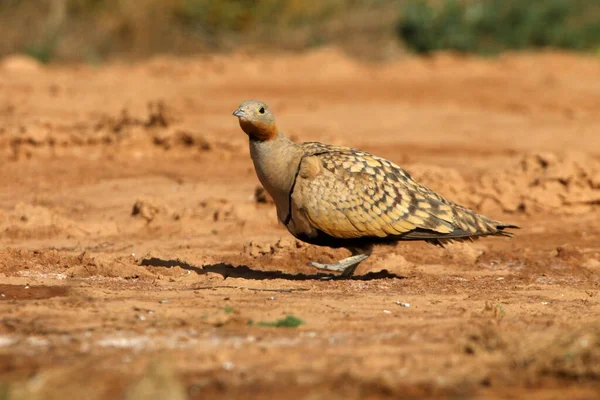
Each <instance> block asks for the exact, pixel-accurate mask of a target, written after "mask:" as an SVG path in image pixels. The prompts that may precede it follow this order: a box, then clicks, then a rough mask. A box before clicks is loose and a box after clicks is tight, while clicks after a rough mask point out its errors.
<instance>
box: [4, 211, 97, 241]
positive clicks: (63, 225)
mask: <svg viewBox="0 0 600 400" xmlns="http://www.w3.org/2000/svg"><path fill="white" fill-rule="evenodd" d="M61 233H64V234H66V235H67V236H71V237H80V236H84V235H85V231H84V230H83V229H81V228H80V227H78V226H77V224H76V223H75V222H74V221H72V220H70V219H68V218H66V217H64V216H62V215H60V214H59V213H58V212H57V211H55V210H53V209H51V208H48V207H44V206H40V205H33V204H27V203H18V204H17V205H16V206H15V207H14V208H13V209H12V210H10V211H8V212H6V213H1V212H0V235H1V236H6V237H9V238H13V239H16V238H19V239H24V238H31V237H51V236H55V235H57V234H61Z"/></svg>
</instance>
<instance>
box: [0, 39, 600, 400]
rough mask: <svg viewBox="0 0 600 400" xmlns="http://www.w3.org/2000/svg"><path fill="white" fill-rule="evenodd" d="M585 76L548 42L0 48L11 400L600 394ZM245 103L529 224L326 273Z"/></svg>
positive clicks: (599, 119) (597, 211) (586, 61)
mask: <svg viewBox="0 0 600 400" xmlns="http://www.w3.org/2000/svg"><path fill="white" fill-rule="evenodd" d="M599 77H600V62H598V60H597V59H593V58H585V57H579V56H569V55H564V54H556V53H549V54H523V55H506V56H502V57H499V58H495V59H472V58H461V57H455V56H450V55H440V56H435V57H433V58H429V59H418V58H408V59H405V60H402V61H398V62H394V63H391V64H378V65H368V64H360V63H358V62H355V61H352V60H349V59H346V58H344V57H342V56H340V55H339V54H338V53H337V52H335V51H333V50H322V51H319V52H315V53H309V54H306V55H299V56H288V55H280V56H261V57H253V56H247V55H236V56H215V57H205V58H197V59H169V58H156V59H153V60H150V61H147V62H142V63H139V64H134V65H128V64H112V65H107V66H102V67H98V68H94V67H89V66H61V67H41V66H38V65H36V64H35V63H34V62H32V61H31V60H28V59H20V58H10V59H4V60H0V93H1V94H2V95H1V96H0V171H1V175H0V182H1V185H2V191H0V294H1V296H2V297H0V318H1V320H0V321H1V322H0V382H3V383H0V397H2V395H1V394H2V393H4V394H6V395H7V398H18V399H25V398H27V399H55V398H56V399H59V398H61V399H62V398H64V395H65V393H69V396H70V397H71V398H86V399H88V400H92V399H104V398H107V399H108V398H126V399H138V398H150V395H149V393H154V394H155V396H156V397H152V398H162V399H183V398H191V399H201V398H215V397H223V398H240V399H241V398H248V397H253V398H264V399H267V398H269V399H270V398H273V397H275V398H287V397H289V398H307V399H308V398H310V399H337V398H340V399H342V398H344V399H358V398H365V399H375V398H401V397H404V398H416V397H427V398H438V397H439V398H450V397H451V398H455V397H456V398H507V397H508V398H529V399H550V398H567V397H568V398H571V399H588V398H589V399H593V398H598V397H597V396H599V395H600V294H599V292H600V290H599V289H600V288H599V282H600V113H599V112H598V110H599V109H600V79H599ZM249 98H259V99H262V100H265V101H266V102H267V103H268V104H270V106H271V108H272V110H273V111H274V113H275V115H276V117H277V119H278V125H279V126H280V128H281V129H283V130H284V131H285V132H287V133H288V134H289V135H291V136H293V137H295V138H296V139H299V140H306V141H314V140H317V141H323V142H328V143H334V144H343V145H349V146H353V147H359V148H362V149H364V150H367V151H370V152H373V153H375V154H377V155H380V156H383V157H386V158H389V159H391V160H393V161H395V162H396V163H398V164H400V165H402V166H404V167H405V168H406V169H407V170H409V171H410V172H412V173H413V175H414V176H415V177H416V178H417V179H418V180H420V181H421V182H423V183H425V184H427V185H428V186H430V187H431V188H432V189H435V190H438V191H439V192H441V193H442V194H444V195H446V196H447V197H449V198H451V199H452V200H455V201H458V202H461V203H463V204H465V205H467V206H470V207H473V208H475V209H477V210H479V211H481V212H483V213H485V214H486V215H488V216H490V217H493V218H496V219H500V220H503V221H506V222H511V223H516V224H518V225H520V226H521V227H522V229H521V230H520V231H517V232H516V233H517V234H516V236H515V238H513V239H508V238H488V239H482V240H479V241H476V242H474V243H470V244H456V245H451V246H448V247H447V248H446V249H441V248H438V247H434V246H431V245H428V244H422V243H401V244H399V245H397V246H396V247H395V248H381V249H379V250H376V252H375V253H374V255H373V257H371V259H369V260H368V261H367V262H365V263H363V264H362V265H361V266H360V267H359V269H358V270H357V276H356V277H354V278H353V279H339V278H338V277H333V278H331V277H329V276H328V275H326V274H323V273H320V272H318V271H316V270H314V269H312V268H311V267H309V266H307V265H306V262H307V261H309V260H315V261H321V262H328V261H333V260H335V259H336V258H338V257H341V256H344V255H346V252H345V251H344V250H331V249H328V248H317V247H314V246H309V245H305V244H301V243H299V242H296V241H295V240H294V239H293V238H292V237H291V236H290V235H289V234H288V233H287V232H286V230H285V229H284V228H283V227H281V226H279V225H278V224H277V221H276V217H275V209H274V207H273V205H272V204H271V203H270V202H269V199H268V197H265V196H264V194H261V193H260V191H257V185H258V181H257V179H256V176H255V174H254V170H253V168H252V164H251V161H250V158H249V152H248V149H247V138H246V136H245V135H244V134H243V132H242V131H241V130H240V129H239V126H238V124H237V121H236V119H235V117H233V116H231V112H232V111H233V110H234V109H235V108H236V107H237V105H238V104H239V103H240V102H241V101H243V100H246V99H249ZM257 192H258V193H257ZM257 194H258V196H257ZM328 278H331V279H328ZM286 315H293V316H294V317H296V318H299V319H301V320H302V321H303V324H301V325H300V326H298V327H273V326H265V324H264V322H273V321H276V320H279V319H282V318H285V316H286ZM84 396H85V397H84ZM2 398H4V397H2Z"/></svg>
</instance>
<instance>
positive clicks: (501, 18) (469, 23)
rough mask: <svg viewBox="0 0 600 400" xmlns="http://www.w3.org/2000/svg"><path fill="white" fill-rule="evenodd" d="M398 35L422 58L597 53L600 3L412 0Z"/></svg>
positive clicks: (583, 0) (404, 9) (403, 10)
mask: <svg viewBox="0 0 600 400" xmlns="http://www.w3.org/2000/svg"><path fill="white" fill-rule="evenodd" d="M396 31H397V34H398V35H399V37H400V39H401V40H402V41H403V42H404V43H405V44H406V46H407V47H408V48H409V49H411V50H412V51H414V52H416V53H431V52H433V51H436V50H455V51H458V52H465V53H482V54H494V53H499V52H501V51H505V50H520V49H530V48H559V49H569V50H594V49H596V48H598V46H600V1H596V0H536V1H531V2H528V1H521V0H470V1H469V0H466V1H460V0H444V1H438V2H433V1H427V0H408V1H405V2H404V3H403V5H402V8H401V17H400V20H399V22H398V24H397V26H396Z"/></svg>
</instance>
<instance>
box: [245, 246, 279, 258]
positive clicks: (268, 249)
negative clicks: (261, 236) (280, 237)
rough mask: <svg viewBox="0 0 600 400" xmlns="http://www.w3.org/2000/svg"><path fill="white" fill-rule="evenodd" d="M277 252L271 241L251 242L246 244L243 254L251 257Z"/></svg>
mask: <svg viewBox="0 0 600 400" xmlns="http://www.w3.org/2000/svg"><path fill="white" fill-rule="evenodd" d="M274 252H275V249H274V247H273V246H272V245H271V244H269V243H256V242H249V243H246V244H245V245H244V249H243V250H242V254H243V255H246V256H251V257H260V256H265V255H270V254H273V253H274Z"/></svg>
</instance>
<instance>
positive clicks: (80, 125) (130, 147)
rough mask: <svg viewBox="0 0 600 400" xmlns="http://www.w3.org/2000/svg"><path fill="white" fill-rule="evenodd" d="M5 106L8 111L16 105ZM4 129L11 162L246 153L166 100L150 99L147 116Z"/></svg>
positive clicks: (0, 142)
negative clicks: (185, 118)
mask: <svg viewBox="0 0 600 400" xmlns="http://www.w3.org/2000/svg"><path fill="white" fill-rule="evenodd" d="M6 107H8V108H7V110H8V111H10V109H11V107H14V106H12V105H10V104H8V105H7V106H6ZM8 111H7V112H8ZM0 133H4V135H0V149H4V152H5V153H7V155H8V157H9V158H10V159H13V160H21V159H30V158H33V157H36V156H45V157H49V156H51V157H61V156H72V155H75V156H81V157H86V158H98V157H100V156H102V155H108V156H110V157H114V156H115V155H117V154H119V153H118V152H119V151H122V152H124V154H126V155H131V154H133V155H134V156H135V157H137V158H139V157H140V156H145V155H152V154H153V153H155V152H156V151H160V152H161V153H162V152H164V151H169V150H171V153H174V154H179V153H180V152H181V151H184V154H185V153H186V152H187V153H189V152H192V153H198V152H206V151H216V152H219V153H220V154H224V155H225V156H226V157H230V156H231V154H234V153H238V152H240V151H242V146H241V145H240V144H239V143H235V144H233V143H230V142H229V141H226V140H222V139H217V138H214V137H212V136H210V135H206V134H204V133H201V132H197V131H195V130H194V129H190V127H189V126H187V125H186V124H185V123H183V122H182V120H181V118H180V117H179V116H178V115H177V113H176V112H175V111H174V110H173V109H172V108H171V107H168V106H167V105H166V104H165V103H164V102H163V101H150V102H148V103H147V111H146V114H145V115H134V114H133V113H132V112H131V111H129V109H128V108H124V109H123V110H121V112H120V113H119V114H118V115H116V116H115V115H109V114H101V115H95V116H90V117H88V118H81V119H80V120H78V121H71V122H68V123H65V122H62V121H57V120H52V119H47V120H37V119H36V120H32V119H24V120H23V121H21V120H18V121H17V120H16V119H11V120H9V121H8V123H7V124H6V125H5V126H4V127H3V128H2V131H0ZM172 150H177V151H176V152H173V151H172Z"/></svg>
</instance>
